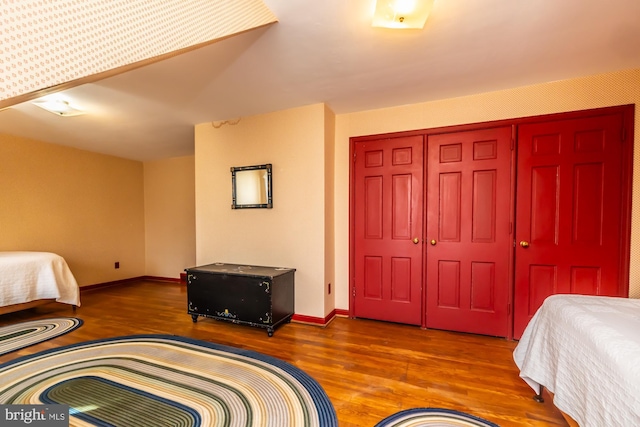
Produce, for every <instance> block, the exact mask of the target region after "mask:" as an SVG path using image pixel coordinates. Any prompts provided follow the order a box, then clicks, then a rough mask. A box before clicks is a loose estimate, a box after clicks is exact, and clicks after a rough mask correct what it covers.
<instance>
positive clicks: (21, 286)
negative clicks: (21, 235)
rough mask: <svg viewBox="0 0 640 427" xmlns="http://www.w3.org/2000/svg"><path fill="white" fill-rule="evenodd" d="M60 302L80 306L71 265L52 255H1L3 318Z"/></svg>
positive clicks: (1, 306)
mask: <svg viewBox="0 0 640 427" xmlns="http://www.w3.org/2000/svg"><path fill="white" fill-rule="evenodd" d="M43 301H57V302H61V303H66V304H71V305H73V306H80V292H79V288H78V283H77V282H76V279H75V278H74V277H73V274H72V273H71V270H70V269H69V266H68V265H67V262H66V261H65V259H64V258H63V257H61V256H60V255H57V254H54V253H50V252H0V314H1V313H10V312H12V311H17V310H21V309H24V308H28V307H30V306H34V305H36V304H37V303H40V302H43Z"/></svg>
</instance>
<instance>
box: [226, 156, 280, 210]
mask: <svg viewBox="0 0 640 427" xmlns="http://www.w3.org/2000/svg"><path fill="white" fill-rule="evenodd" d="M231 187H232V188H231V199H232V201H231V209H243V208H272V207H273V200H272V197H271V164H266V165H256V166H240V167H232V168H231Z"/></svg>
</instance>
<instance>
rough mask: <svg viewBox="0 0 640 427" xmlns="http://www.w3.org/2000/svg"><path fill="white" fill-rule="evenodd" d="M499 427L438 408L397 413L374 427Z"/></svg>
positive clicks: (477, 418) (471, 416)
mask: <svg viewBox="0 0 640 427" xmlns="http://www.w3.org/2000/svg"><path fill="white" fill-rule="evenodd" d="M422 426H430V427H449V426H478V427H499V426H498V425H497V424H494V423H492V422H491V421H487V420H485V419H482V418H480V417H476V416H474V415H470V414H465V413H464V412H458V411H453V410H450V409H440V408H415V409H407V410H405V411H400V412H397V413H395V414H393V415H390V416H388V417H387V418H385V419H384V420H382V421H380V422H379V423H378V424H376V425H375V427H422Z"/></svg>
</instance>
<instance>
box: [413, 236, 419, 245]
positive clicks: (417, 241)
mask: <svg viewBox="0 0 640 427" xmlns="http://www.w3.org/2000/svg"><path fill="white" fill-rule="evenodd" d="M413 243H415V244H416V245H417V244H418V243H420V239H418V238H417V237H414V238H413Z"/></svg>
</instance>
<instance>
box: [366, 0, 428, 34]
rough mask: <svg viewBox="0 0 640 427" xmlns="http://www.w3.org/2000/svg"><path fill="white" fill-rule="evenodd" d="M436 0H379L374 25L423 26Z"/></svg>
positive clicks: (391, 26)
mask: <svg viewBox="0 0 640 427" xmlns="http://www.w3.org/2000/svg"><path fill="white" fill-rule="evenodd" d="M433 2H434V0H377V1H376V9H375V12H374V13H373V22H372V24H371V25H372V26H374V27H384V28H423V27H424V24H425V22H427V17H428V16H429V13H430V12H431V8H432V7H433Z"/></svg>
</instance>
